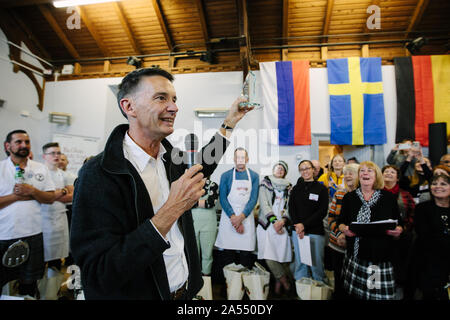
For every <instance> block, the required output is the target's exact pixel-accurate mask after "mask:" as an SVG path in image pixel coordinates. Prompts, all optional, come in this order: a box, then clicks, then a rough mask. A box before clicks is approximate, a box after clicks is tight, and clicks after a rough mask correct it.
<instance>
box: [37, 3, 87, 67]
mask: <svg viewBox="0 0 450 320" xmlns="http://www.w3.org/2000/svg"><path fill="white" fill-rule="evenodd" d="M38 8H39V11H40V12H41V13H42V15H43V16H44V18H45V20H47V22H48V23H49V24H50V27H51V28H52V29H53V31H54V32H55V33H56V35H57V36H58V38H59V39H60V40H61V42H62V43H63V45H64V47H65V48H66V49H67V51H69V53H70V55H71V56H72V57H73V58H74V59H80V55H79V54H78V52H77V50H76V49H75V47H74V46H73V45H72V43H71V42H70V40H69V39H68V38H67V36H66V34H65V33H64V31H63V30H62V29H61V27H60V26H59V24H58V22H57V21H56V19H55V17H53V15H52V13H51V12H50V9H49V8H48V7H47V5H45V4H41V5H38Z"/></svg>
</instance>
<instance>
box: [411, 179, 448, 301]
mask: <svg viewBox="0 0 450 320" xmlns="http://www.w3.org/2000/svg"><path fill="white" fill-rule="evenodd" d="M430 189H431V194H432V200H430V201H427V202H423V203H420V204H419V205H417V207H416V214H415V224H414V225H415V230H416V232H417V256H416V257H417V260H416V261H415V263H416V264H417V268H418V270H417V275H418V280H419V288H420V289H421V291H422V293H423V297H424V299H427V300H428V299H433V300H446V301H448V294H447V292H446V291H447V289H445V286H446V284H447V283H448V281H449V276H450V178H449V177H448V176H447V175H439V174H438V175H435V176H433V178H432V179H431V186H430Z"/></svg>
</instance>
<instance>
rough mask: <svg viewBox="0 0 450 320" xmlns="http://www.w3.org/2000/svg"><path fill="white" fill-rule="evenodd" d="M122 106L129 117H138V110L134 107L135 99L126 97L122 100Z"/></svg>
mask: <svg viewBox="0 0 450 320" xmlns="http://www.w3.org/2000/svg"><path fill="white" fill-rule="evenodd" d="M120 108H122V111H123V112H125V114H126V115H127V117H128V118H129V117H136V112H135V109H134V101H133V99H132V98H131V97H126V98H123V99H121V100H120Z"/></svg>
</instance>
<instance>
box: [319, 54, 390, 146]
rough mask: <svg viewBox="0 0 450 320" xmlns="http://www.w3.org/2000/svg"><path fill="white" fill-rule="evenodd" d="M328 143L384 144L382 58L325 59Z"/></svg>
mask: <svg viewBox="0 0 450 320" xmlns="http://www.w3.org/2000/svg"><path fill="white" fill-rule="evenodd" d="M327 69H328V70H327V71H328V91H329V94H330V120H331V135H330V142H331V144H338V145H371V144H385V143H386V141H387V138H386V120H385V115H384V102H383V82H382V75H381V58H357V57H355V58H344V59H331V60H327Z"/></svg>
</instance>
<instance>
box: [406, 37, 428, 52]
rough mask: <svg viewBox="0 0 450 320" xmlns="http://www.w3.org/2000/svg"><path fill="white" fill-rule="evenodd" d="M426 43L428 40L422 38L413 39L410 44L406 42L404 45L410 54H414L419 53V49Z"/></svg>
mask: <svg viewBox="0 0 450 320" xmlns="http://www.w3.org/2000/svg"><path fill="white" fill-rule="evenodd" d="M427 43H428V40H427V39H425V38H424V37H418V38H416V39H414V40H413V41H411V42H408V43H407V44H406V49H408V51H409V52H411V54H416V53H418V52H419V51H420V48H422V47H423V46H424V45H425V44H427Z"/></svg>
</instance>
